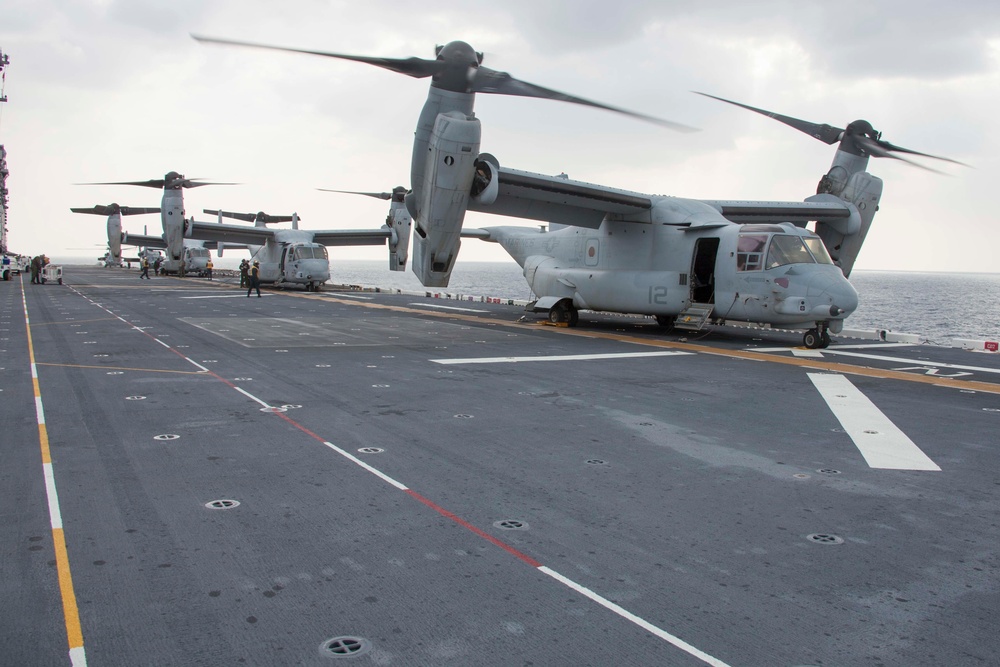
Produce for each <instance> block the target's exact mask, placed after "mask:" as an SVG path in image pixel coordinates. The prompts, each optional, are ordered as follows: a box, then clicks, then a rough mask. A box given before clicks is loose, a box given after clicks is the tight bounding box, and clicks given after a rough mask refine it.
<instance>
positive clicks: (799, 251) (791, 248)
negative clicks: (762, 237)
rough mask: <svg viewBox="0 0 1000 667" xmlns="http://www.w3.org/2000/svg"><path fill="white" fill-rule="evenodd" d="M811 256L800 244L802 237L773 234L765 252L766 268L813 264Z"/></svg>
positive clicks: (802, 244)
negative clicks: (769, 245) (768, 247)
mask: <svg viewBox="0 0 1000 667" xmlns="http://www.w3.org/2000/svg"><path fill="white" fill-rule="evenodd" d="M815 263H816V262H815V261H814V260H813V258H812V255H810V254H809V251H808V250H806V246H805V244H804V243H802V237H800V236H792V235H790V234H775V235H774V236H773V237H772V238H771V247H770V249H769V250H768V251H767V268H769V269H773V268H775V267H778V266H784V265H785V264H815Z"/></svg>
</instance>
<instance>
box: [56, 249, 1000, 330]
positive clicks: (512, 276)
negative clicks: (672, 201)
mask: <svg viewBox="0 0 1000 667" xmlns="http://www.w3.org/2000/svg"><path fill="white" fill-rule="evenodd" d="M54 260H55V261H57V262H62V263H64V264H91V262H90V261H89V260H86V259H83V258H54ZM74 260H75V261H74ZM238 264H239V257H235V258H230V257H226V258H224V259H219V260H217V261H216V266H217V267H219V268H236V267H237V266H238ZM330 271H331V274H332V276H333V277H332V279H331V282H333V283H338V284H347V285H360V286H363V287H381V288H385V289H401V290H407V291H413V292H428V291H430V292H441V293H448V294H453V295H456V294H462V295H470V296H495V297H503V298H510V299H523V300H526V301H527V300H530V299H531V298H533V297H532V295H531V290H529V289H528V285H527V283H525V282H524V277H523V276H522V275H521V267H519V266H518V265H517V264H515V263H514V262H513V261H510V262H463V261H461V260H460V261H459V262H458V264H457V266H456V268H455V270H454V272H453V273H452V276H451V283H450V284H449V285H448V287H447V288H428V287H424V286H423V285H421V284H420V282H419V281H418V280H417V278H416V276H414V275H413V272H412V271H406V272H396V271H389V269H388V261H387V260H386V261H381V260H380V261H374V260H335V261H332V262H331V264H330ZM851 283H852V284H853V285H854V288H855V289H856V290H857V291H858V295H859V297H860V298H859V302H860V303H859V306H858V310H857V311H855V313H854V314H853V315H851V317H850V318H848V320H847V327H848V328H850V329H863V330H876V329H885V330H888V331H895V332H898V333H909V334H917V335H920V336H923V337H924V338H926V339H927V340H928V341H929V342H931V343H940V344H942V345H948V344H950V342H951V339H953V338H970V339H973V340H994V341H995V340H1000V273H933V272H926V273H923V272H910V271H855V272H854V273H853V274H852V275H851Z"/></svg>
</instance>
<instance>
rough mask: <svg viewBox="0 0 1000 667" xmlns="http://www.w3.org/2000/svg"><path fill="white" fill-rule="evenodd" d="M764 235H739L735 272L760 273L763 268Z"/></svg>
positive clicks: (765, 242)
mask: <svg viewBox="0 0 1000 667" xmlns="http://www.w3.org/2000/svg"><path fill="white" fill-rule="evenodd" d="M766 245H767V235H766V234H740V238H739V241H738V242H737V245H736V270H737V271H760V270H761V269H762V268H764V266H763V265H764V247H765V246H766Z"/></svg>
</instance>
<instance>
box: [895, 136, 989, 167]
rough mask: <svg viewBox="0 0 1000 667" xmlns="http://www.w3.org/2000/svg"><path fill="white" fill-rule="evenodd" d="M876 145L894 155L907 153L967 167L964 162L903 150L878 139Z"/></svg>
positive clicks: (907, 149)
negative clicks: (894, 153)
mask: <svg viewBox="0 0 1000 667" xmlns="http://www.w3.org/2000/svg"><path fill="white" fill-rule="evenodd" d="M878 145H879V147H880V148H882V149H885V150H887V151H894V152H896V153H907V154H908V155H919V156H920V157H929V158H931V159H933V160H942V161H943V162H951V163H952V164H957V165H961V166H963V167H968V166H969V165H967V164H965V163H964V162H959V161H958V160H952V159H951V158H947V157H941V156H940V155H931V154H929V153H921V152H919V151H914V150H910V149H909V148H903V147H902V146H896V145H895V144H891V143H889V142H888V141H885V140H883V139H879V141H878ZM883 157H894V156H883ZM907 162H909V160H907ZM913 164H916V163H913ZM932 171H933V170H932Z"/></svg>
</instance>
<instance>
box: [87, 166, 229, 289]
mask: <svg viewBox="0 0 1000 667" xmlns="http://www.w3.org/2000/svg"><path fill="white" fill-rule="evenodd" d="M83 185H138V186H141V187H145V188H162V189H163V199H162V200H161V202H160V208H159V211H160V222H161V224H162V227H163V236H162V237H148V236H145V235H143V236H139V235H135V234H133V235H131V242H133V243H135V244H136V245H149V246H150V247H160V248H164V249H165V250H166V257H165V258H164V260H163V262H162V264H161V266H160V270H161V271H164V272H166V273H177V274H180V275H184V273H185V272H186V271H188V270H189V269H194V270H196V271H200V270H203V269H204V265H205V264H206V263H207V261H208V257H209V255H208V250H207V248H204V247H203V246H204V244H190V243H189V244H185V243H184V236H185V233H186V232H187V231H188V225H189V222H190V221H189V220H188V219H187V218H185V212H184V189H185V188H197V187H201V186H203V185H234V184H233V183H208V182H205V181H202V180H200V179H197V178H185V177H184V175H183V174H179V173H177V172H176V171H171V172H168V173H167V174H166V175H165V176H164V177H163V178H162V179H159V178H156V179H151V180H148V181H116V182H111V183H84V184H83ZM188 248H190V249H191V251H187V249H188ZM190 260H194V261H193V262H190ZM190 264H197V266H192V265H190Z"/></svg>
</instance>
